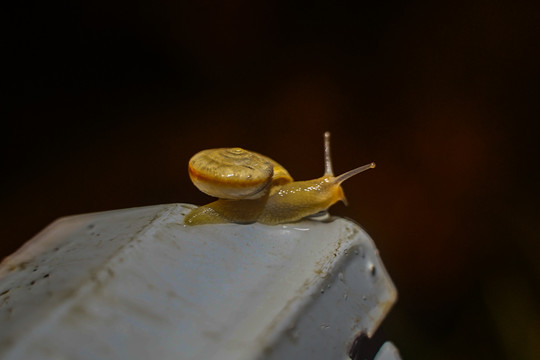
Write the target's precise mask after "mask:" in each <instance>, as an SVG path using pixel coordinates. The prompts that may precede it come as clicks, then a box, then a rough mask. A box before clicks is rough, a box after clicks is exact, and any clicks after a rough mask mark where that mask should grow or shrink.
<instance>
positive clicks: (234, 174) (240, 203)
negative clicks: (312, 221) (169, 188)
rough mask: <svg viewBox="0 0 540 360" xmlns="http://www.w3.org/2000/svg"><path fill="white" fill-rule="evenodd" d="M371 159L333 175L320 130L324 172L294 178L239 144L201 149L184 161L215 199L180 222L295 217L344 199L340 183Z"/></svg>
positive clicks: (286, 220)
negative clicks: (318, 175) (313, 176)
mask: <svg viewBox="0 0 540 360" xmlns="http://www.w3.org/2000/svg"><path fill="white" fill-rule="evenodd" d="M374 167H375V163H373V162H372V163H370V164H367V165H364V166H360V167H358V168H356V169H353V170H350V171H347V172H346V173H344V174H341V175H339V176H334V172H333V169H332V160H331V156H330V133H329V132H326V133H325V134H324V170H325V171H324V175H323V176H321V177H320V178H318V179H313V180H306V181H294V180H293V178H292V177H291V175H289V172H288V171H287V170H286V169H285V168H284V167H283V166H281V165H280V164H279V163H277V162H276V161H274V160H272V159H270V158H269V157H266V156H264V155H261V154H258V153H256V152H253V151H248V150H244V149H241V148H220V149H209V150H203V151H201V152H199V153H197V154H195V155H194V156H193V157H192V158H191V160H190V161H189V166H188V172H189V176H190V178H191V181H192V182H193V184H194V185H195V186H196V187H197V188H198V189H199V190H201V191H202V192H204V193H205V194H208V195H210V196H213V197H216V198H218V200H216V201H214V202H212V203H210V204H207V205H203V206H200V207H198V208H196V209H193V210H192V211H191V212H190V213H189V214H188V215H186V217H185V218H184V224H186V225H203V224H223V223H239V224H249V223H254V222H259V223H262V224H268V225H276V224H284V223H290V222H294V221H298V220H300V219H302V218H304V217H306V216H309V215H313V214H316V213H318V212H321V211H324V210H327V209H328V208H329V207H330V206H332V205H333V204H335V203H336V202H338V201H340V200H341V201H343V202H346V199H345V195H344V193H343V188H342V187H341V183H343V182H344V181H345V180H347V179H349V178H351V177H353V176H354V175H356V174H359V173H361V172H363V171H365V170H368V169H372V168H374Z"/></svg>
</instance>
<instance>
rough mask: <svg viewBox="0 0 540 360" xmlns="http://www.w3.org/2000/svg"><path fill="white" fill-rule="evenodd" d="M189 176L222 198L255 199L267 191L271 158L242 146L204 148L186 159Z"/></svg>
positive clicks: (200, 185)
mask: <svg viewBox="0 0 540 360" xmlns="http://www.w3.org/2000/svg"><path fill="white" fill-rule="evenodd" d="M188 170H189V176H190V177H191V181H193V184H195V186H196V187H197V188H198V189H199V190H201V191H202V192H204V193H206V194H208V195H210V196H214V197H217V198H221V199H257V198H259V197H261V196H263V195H264V194H266V192H267V191H268V188H269V185H270V183H271V182H272V176H273V174H274V165H273V163H272V160H270V159H268V158H266V157H264V156H262V155H259V154H257V153H254V152H251V151H247V150H244V149H241V148H221V149H209V150H203V151H201V152H199V153H197V154H195V155H194V156H193V157H192V158H191V160H190V161H189V168H188Z"/></svg>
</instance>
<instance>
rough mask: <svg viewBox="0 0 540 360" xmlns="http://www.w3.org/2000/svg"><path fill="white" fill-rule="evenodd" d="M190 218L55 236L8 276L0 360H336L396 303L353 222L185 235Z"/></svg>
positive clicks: (167, 208) (79, 228)
mask: <svg viewBox="0 0 540 360" xmlns="http://www.w3.org/2000/svg"><path fill="white" fill-rule="evenodd" d="M189 206H190V205H183V204H171V205H158V206H151V207H143V208H134V209H125V210H117V211H110V212H102V213H95V214H86V215H78V216H72V217H67V218H63V219H60V220H58V221H56V222H54V223H52V224H51V225H50V226H49V227H47V228H46V229H45V230H43V231H42V232H41V233H40V234H38V235H37V236H36V237H35V238H33V239H32V240H31V241H29V242H28V243H27V244H25V245H24V246H23V247H22V248H21V249H20V250H19V251H17V252H16V253H14V254H13V255H12V256H10V257H8V258H7V259H5V260H4V261H3V262H2V263H1V264H0V359H10V360H11V359H13V360H14V359H25V360H30V359H150V358H152V359H209V360H212V359H220V360H227V359H231V360H232V359H235V360H242V359H246V360H247V359H300V358H310V359H332V358H343V354H346V353H347V352H348V350H349V347H350V345H351V344H352V342H353V340H354V338H355V336H356V335H358V334H359V333H360V332H365V333H367V334H368V335H370V334H372V333H373V332H374V331H375V329H376V328H377V326H378V325H379V323H380V322H381V321H382V319H383V318H384V316H385V315H386V314H387V312H388V311H389V309H390V307H391V306H392V304H393V303H394V302H395V300H396V290H395V288H394V286H393V284H392V282H391V281H390V278H389V277H388V275H387V273H386V271H385V269H384V267H383V265H382V263H381V261H380V259H379V257H378V255H377V250H376V249H375V247H374V245H373V242H372V240H371V239H370V238H369V236H368V235H367V234H366V233H365V232H364V231H363V230H362V229H361V228H360V227H359V226H358V225H356V224H354V223H353V222H350V221H347V220H344V219H339V218H338V219H335V220H334V221H332V222H329V223H321V222H316V221H310V220H306V221H302V222H299V223H295V224H289V225H280V226H267V225H261V224H253V225H235V224H227V225H204V226H197V227H186V226H184V225H182V219H183V216H184V215H185V214H186V213H187V212H188V211H189Z"/></svg>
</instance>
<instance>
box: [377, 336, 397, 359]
mask: <svg viewBox="0 0 540 360" xmlns="http://www.w3.org/2000/svg"><path fill="white" fill-rule="evenodd" d="M400 359H401V357H400V356H399V351H398V349H397V348H396V347H395V346H394V344H392V343H391V342H389V341H387V342H385V343H384V344H383V346H381V349H380V350H379V352H378V353H377V355H375V359H374V360H400Z"/></svg>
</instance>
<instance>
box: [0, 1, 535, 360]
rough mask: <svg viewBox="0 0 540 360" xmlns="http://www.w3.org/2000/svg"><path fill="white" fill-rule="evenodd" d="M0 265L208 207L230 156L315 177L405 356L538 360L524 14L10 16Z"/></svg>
mask: <svg viewBox="0 0 540 360" xmlns="http://www.w3.org/2000/svg"><path fill="white" fill-rule="evenodd" d="M6 6H7V8H6V9H5V10H4V11H3V14H2V18H3V20H2V24H3V25H2V27H4V29H3V31H2V37H3V40H2V48H3V51H2V53H3V56H2V58H3V59H4V60H7V62H8V65H4V66H3V69H2V74H3V76H2V85H3V87H4V88H6V90H7V91H8V95H7V97H5V99H6V100H7V103H8V104H7V106H4V107H3V109H2V114H3V115H2V118H3V123H4V125H3V126H2V142H1V143H2V145H1V146H2V170H3V171H2V178H1V181H2V186H1V190H0V191H1V199H2V202H1V214H0V215H1V218H2V223H1V224H2V225H1V227H0V239H1V243H0V245H1V253H0V256H6V255H8V254H9V253H11V252H13V251H14V250H15V249H17V248H18V247H19V246H20V245H21V244H22V243H23V242H24V241H26V240H28V239H29V238H31V237H32V236H33V235H34V234H36V233H37V232H38V231H40V230H41V229H42V228H43V227H45V226H46V225H47V224H49V223H50V222H52V221H53V220H54V219H56V218H58V217H61V216H66V215H71V214H78V213H87V212H94V211H102V210H109V209H119V208H126V207H134V206H145V205H152V204H160V203H172V202H190V203H196V204H202V203H205V202H208V201H209V200H210V199H209V198H208V197H206V196H205V195H203V194H201V193H199V192H198V191H197V190H196V189H195V188H194V186H192V185H191V183H190V181H189V179H188V176H187V172H186V164H187V161H188V159H189V157H190V156H191V155H192V154H194V153H195V152H197V151H198V150H201V149H204V148H210V147H220V146H241V147H244V148H248V149H251V150H256V151H258V152H261V153H263V154H266V155H268V156H271V157H272V158H274V159H276V160H277V161H279V162H280V163H282V164H283V165H284V166H285V167H286V168H287V169H289V171H290V172H291V174H292V175H293V176H294V177H295V178H296V179H308V178H314V177H318V176H320V174H322V170H323V163H322V135H323V132H324V131H325V130H329V131H331V132H332V136H333V157H334V167H335V170H336V172H344V171H346V170H349V169H351V168H353V167H356V166H359V165H363V164H365V163H368V162H370V161H376V162H377V168H376V169H375V170H371V171H369V172H367V173H364V174H362V175H360V176H358V177H356V178H353V179H351V180H349V181H348V182H347V183H345V185H344V188H345V191H346V194H347V197H348V199H349V203H350V205H349V206H348V207H345V206H343V205H342V204H339V205H336V206H335V207H333V208H332V213H333V214H337V215H342V216H347V217H350V218H353V219H355V220H356V221H358V222H359V223H360V224H362V226H364V227H365V228H366V230H367V231H368V232H369V233H370V234H371V235H372V236H373V238H374V239H375V241H376V243H377V246H378V247H379V250H380V253H381V256H382V258H383V261H384V262H385V264H386V266H387V269H388V271H389V272H390V274H391V276H392V278H393V280H394V281H395V283H396V285H397V287H398V289H399V292H400V298H399V302H398V304H397V306H396V307H395V308H394V310H393V311H392V313H391V315H390V317H389V318H388V319H387V321H386V322H385V324H384V326H383V328H382V334H383V336H384V338H388V339H391V340H393V341H394V342H395V343H396V345H397V346H398V348H399V349H400V350H401V353H402V356H403V358H404V359H477V358H486V359H487V358H490V359H538V358H540V307H539V305H538V304H539V303H540V286H539V284H540V281H539V280H540V263H539V261H538V258H539V255H540V242H539V236H538V225H539V220H540V219H539V217H538V215H539V213H540V212H539V211H538V201H539V200H540V196H538V195H539V194H538V190H537V189H538V183H539V171H538V161H539V156H538V155H539V154H538V153H539V152H538V146H537V145H536V144H535V143H534V141H535V140H537V138H538V137H539V135H540V132H539V131H538V125H537V123H538V120H539V117H538V115H539V114H540V112H539V111H538V94H537V95H534V94H535V93H536V92H537V90H535V89H537V88H538V83H539V82H538V80H539V79H540V77H539V70H538V69H539V61H538V60H539V59H538V57H537V54H536V52H537V50H538V34H539V30H540V26H539V20H540V16H539V6H538V5H537V4H536V2H533V1H530V2H527V1H512V2H510V1H476V0H473V1H463V2H456V1H442V2H430V1H413V2H408V3H407V4H403V3H401V2H392V1H390V2H387V1H386V2H383V1H380V2H369V3H368V4H363V3H361V2H343V1H336V2H329V1H328V2H322V3H317V2H307V1H306V2H294V3H292V2H290V1H277V2H274V1H255V2H252V1H242V0H232V1H224V2H211V1H190V2H188V1H180V2H168V1H166V0H158V1H149V0H141V1H139V2H131V1H124V0H112V1H105V0H97V1H83V0H75V1H66V2H59V1H53V2H44V1H40V2H38V1H34V2H28V1H27V2H19V3H14V4H10V5H5V6H4V7H6Z"/></svg>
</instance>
